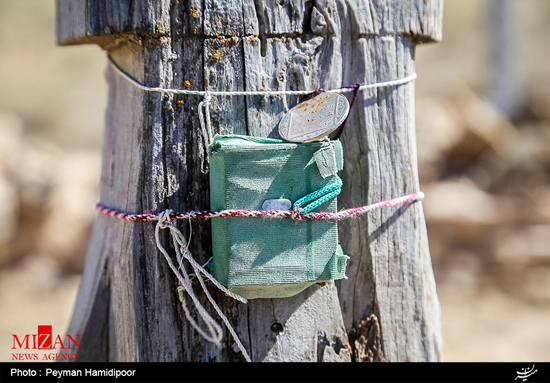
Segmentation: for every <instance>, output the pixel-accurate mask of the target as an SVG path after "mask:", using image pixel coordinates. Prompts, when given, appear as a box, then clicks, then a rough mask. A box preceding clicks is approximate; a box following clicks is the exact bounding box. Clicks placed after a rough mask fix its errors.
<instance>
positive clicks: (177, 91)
mask: <svg viewBox="0 0 550 383" xmlns="http://www.w3.org/2000/svg"><path fill="white" fill-rule="evenodd" d="M107 58H108V59H109V62H110V63H111V64H112V66H113V68H115V69H116V71H117V72H118V73H119V74H120V75H122V77H124V78H125V79H126V80H128V81H129V82H131V83H132V84H133V85H135V86H136V87H138V88H139V89H141V90H144V91H146V92H160V93H172V94H185V95H190V96H203V97H204V96H206V94H207V93H208V94H210V96H305V95H308V94H311V93H312V92H314V91H315V90H316V89H313V90H262V91H250V90H233V91H219V90H218V91H212V90H208V91H205V90H190V89H170V88H159V87H152V86H147V85H143V84H142V83H140V82H139V81H137V80H136V79H134V78H133V77H132V76H130V75H129V74H128V73H126V72H125V71H124V70H123V69H122V68H120V67H119V66H118V64H117V63H116V62H115V61H114V60H113V58H112V57H111V55H109V54H108V55H107ZM416 77H417V76H416V73H413V74H412V75H410V76H407V77H404V78H401V79H397V80H390V81H382V82H377V83H374V84H365V85H361V86H360V87H359V90H365V89H373V88H383V87H387V86H396V85H403V84H406V83H408V82H411V81H413V80H414V79H416ZM325 92H331V93H345V92H355V88H347V87H345V88H337V89H329V90H325Z"/></svg>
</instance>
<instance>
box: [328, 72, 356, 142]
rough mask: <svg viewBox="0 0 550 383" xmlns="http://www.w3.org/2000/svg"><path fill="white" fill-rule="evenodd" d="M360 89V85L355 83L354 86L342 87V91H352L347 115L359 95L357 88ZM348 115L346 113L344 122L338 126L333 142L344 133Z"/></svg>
mask: <svg viewBox="0 0 550 383" xmlns="http://www.w3.org/2000/svg"><path fill="white" fill-rule="evenodd" d="M360 87H361V84H359V83H357V84H355V85H350V86H344V87H342V89H354V92H353V98H352V99H351V103H350V104H349V113H351V108H353V104H355V100H357V95H358V94H359V88H360ZM349 113H348V115H347V117H346V119H345V120H344V122H342V125H341V126H340V129H339V130H338V132H337V133H336V134H335V135H334V139H335V140H337V139H339V138H340V136H341V135H342V132H343V131H344V128H345V127H346V121H347V120H348V117H349Z"/></svg>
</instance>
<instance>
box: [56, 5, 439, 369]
mask: <svg viewBox="0 0 550 383" xmlns="http://www.w3.org/2000/svg"><path fill="white" fill-rule="evenodd" d="M441 17H442V1H440V0H429V1H423V0H414V1H413V0H411V1H399V2H396V1H380V0H371V1H333V0H328V1H320V0H315V1H305V2H304V1H298V0H277V1H271V0H256V1H254V2H253V1H251V0H228V1H216V0H205V1H194V0H179V1H178V0H173V1H168V0H162V1H151V0H141V1H130V0H126V1H113V0H103V1H93V0H80V1H74V0H58V31H57V35H58V36H57V38H58V43H59V44H61V45H70V44H83V43H96V44H99V45H101V46H102V47H103V48H104V49H105V50H108V51H109V52H110V53H111V55H112V57H113V58H114V59H115V60H116V61H117V62H118V63H119V65H120V66H121V67H122V68H124V69H125V70H126V71H127V72H129V73H131V74H132V76H134V77H135V78H136V79H138V80H139V81H140V82H142V83H144V84H147V85H150V86H160V87H165V88H180V89H185V88H186V87H190V88H191V89H198V90H203V89H204V90H223V91H229V90H263V89H265V90H288V89H315V88H325V89H329V88H337V87H340V86H344V85H351V84H355V83H357V82H360V83H373V82H378V81H385V80H390V79H396V78H401V77H405V76H407V75H410V74H412V73H413V72H414V51H415V45H416V44H417V43H418V42H420V41H431V40H438V39H440V37H441ZM108 81H109V100H108V108H107V118H106V129H105V138H104V146H103V168H102V176H101V180H100V183H101V184H100V200H101V202H102V203H104V204H106V205H108V206H111V207H114V208H118V209H121V210H124V211H128V212H160V211H163V210H165V209H167V208H171V209H173V210H174V211H188V210H208V209H209V202H208V201H209V190H208V176H206V175H204V174H203V173H201V161H200V159H199V155H198V154H199V150H202V149H201V142H200V139H199V136H200V133H199V129H200V128H199V121H198V115H197V106H198V103H199V102H200V101H201V98H200V97H194V96H173V95H166V94H159V93H145V92H143V91H141V90H139V89H137V88H136V87H134V86H132V85H131V84H130V83H128V82H127V81H126V80H125V79H123V78H121V77H120V76H119V75H118V74H117V73H116V72H115V71H114V70H113V69H112V68H110V69H109V70H108ZM296 102H297V100H296V97H258V96H254V97H252V96H248V97H214V98H213V101H212V108H211V113H212V122H213V128H214V131H215V133H225V134H228V133H235V134H249V135H255V136H269V137H277V130H276V126H277V123H278V121H279V119H280V118H281V116H282V115H283V113H284V112H285V111H286V110H287V108H289V107H291V106H293V105H294V104H295V103H296ZM341 139H342V142H343V145H344V148H345V156H346V157H345V161H346V163H345V170H344V172H343V174H342V176H343V179H344V190H343V192H342V194H341V196H340V197H339V204H340V206H341V207H353V206H360V205H365V204H368V203H373V202H377V201H380V200H383V199H387V198H392V197H398V196H401V195H404V194H406V193H409V192H413V191H416V190H418V189H419V185H418V177H417V165H416V152H415V151H416V144H415V131H414V83H409V84H407V85H404V86H400V87H390V88H383V89H378V90H372V91H365V92H361V93H360V94H359V97H358V100H357V102H356V104H355V106H354V108H353V110H352V113H351V117H350V119H349V121H348V123H347V127H346V130H345V132H344V133H343V135H342V137H341ZM180 225H181V226H180V228H181V229H182V231H183V232H186V231H189V229H190V228H189V224H188V223H186V222H184V223H180ZM192 225H193V228H192V229H193V239H192V241H191V247H190V250H191V252H192V253H193V255H194V257H195V259H196V260H197V261H198V262H201V263H203V262H204V261H205V260H206V259H208V258H209V256H210V252H211V244H210V225H209V222H194V223H193V224H192ZM340 237H341V243H342V246H343V248H344V251H345V253H346V254H348V255H349V256H350V257H351V259H350V261H349V263H348V272H347V273H348V276H349V278H348V279H347V280H344V281H342V282H341V283H339V284H338V285H339V286H338V291H337V289H336V288H335V287H332V288H329V287H323V288H321V287H319V286H315V287H312V288H309V289H307V290H306V291H304V292H303V293H301V294H299V295H297V296H295V297H292V298H287V299H258V300H252V301H250V302H249V304H248V305H244V304H241V303H236V302H235V301H233V300H232V299H231V298H228V297H226V296H224V294H223V293H218V292H217V291H214V289H212V290H211V292H212V293H213V294H214V297H215V298H216V299H217V301H218V302H219V305H220V307H221V308H222V310H223V311H224V313H226V315H227V317H228V318H229V320H230V321H231V323H232V325H233V326H234V328H235V329H236V331H237V332H238V334H239V337H240V339H241V340H242V341H243V343H244V345H245V346H246V347H247V349H248V350H249V352H250V354H251V357H252V359H253V360H254V361H349V360H350V359H351V358H350V353H349V346H348V337H347V333H346V329H347V330H349V329H350V328H352V327H354V326H357V325H358V324H359V323H360V322H361V320H363V319H366V318H368V317H370V316H371V314H373V315H374V317H371V319H372V318H377V322H378V324H379V325H378V326H372V329H371V331H370V334H373V338H374V339H378V342H372V343H371V342H368V344H367V345H366V346H364V345H363V346H360V347H363V348H364V349H363V350H361V352H362V353H365V354H368V353H369V351H370V352H371V353H372V354H373V355H374V358H371V359H375V360H389V361H404V360H413V361H423V360H432V361H435V360H440V359H441V329H440V317H439V306H438V305H439V304H438V300H437V295H436V291H435V282H434V278H433V271H432V267H431V263H430V256H429V250H428V242H427V235H426V229H425V223H424V217H423V214H422V205H421V204H420V203H416V204H413V205H411V206H409V207H408V208H403V209H387V210H383V211H380V212H377V213H372V214H370V215H369V216H368V217H362V218H360V219H356V220H349V221H347V222H344V223H342V224H341V225H340ZM164 245H165V247H167V248H169V239H168V236H167V235H166V237H165V238H164ZM199 296H201V294H199ZM201 301H202V302H203V303H204V306H205V307H206V308H207V309H209V311H210V312H212V315H213V316H215V313H214V312H213V310H211V309H210V307H209V305H208V303H207V302H206V300H205V299H204V297H202V296H201ZM374 322H376V320H374ZM369 323H373V320H371V321H369ZM363 329H364V327H363ZM376 329H379V330H376ZM68 333H70V334H75V333H76V334H82V338H81V339H82V340H81V345H80V350H79V351H80V358H79V360H108V361H178V360H179V361H240V360H243V357H242V354H240V353H236V352H235V351H234V349H233V348H232V347H231V346H232V345H233V340H232V339H231V337H230V336H229V334H228V333H227V331H226V333H225V338H224V339H225V343H224V347H222V348H221V349H217V348H215V347H214V346H213V345H212V344H210V343H208V342H206V341H204V340H203V339H201V338H200V336H199V335H198V334H197V333H196V332H195V331H194V330H193V328H192V327H191V326H190V325H189V323H188V322H187V321H186V319H185V317H184V315H183V314H182V310H181V307H180V304H179V301H178V299H177V294H176V284H175V278H174V277H173V275H172V274H171V271H170V270H169V268H168V266H167V265H166V262H165V260H164V259H163V257H162V255H161V254H160V253H159V252H158V250H157V248H156V245H155V242H154V224H153V223H125V222H123V221H119V220H116V219H112V218H107V217H103V216H98V217H97V220H96V223H95V226H94V232H93V237H92V243H91V244H90V248H89V252H88V256H87V261H86V265H85V270H84V274H83V277H82V283H81V287H80V290H79V293H78V297H77V302H76V306H75V310H74V314H73V318H72V320H71V324H70V327H69V329H68ZM369 339H370V338H369ZM358 344H359V343H358Z"/></svg>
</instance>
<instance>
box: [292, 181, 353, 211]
mask: <svg viewBox="0 0 550 383" xmlns="http://www.w3.org/2000/svg"><path fill="white" fill-rule="evenodd" d="M342 185H343V183H342V179H341V178H340V177H338V176H336V179H335V181H334V182H332V183H330V184H328V185H326V186H323V187H322V188H321V189H319V190H316V191H314V192H313V193H309V194H308V195H306V196H304V197H302V198H300V199H299V200H298V201H296V202H295V203H294V205H293V206H292V210H296V209H298V208H301V207H302V206H303V205H304V204H307V203H308V202H311V201H313V202H311V203H310V204H309V205H305V206H304V207H303V208H302V210H300V214H306V213H309V212H310V211H312V210H313V209H315V208H316V207H318V206H321V205H322V204H324V203H325V202H327V201H330V200H331V199H333V198H334V197H336V196H337V195H338V194H340V192H341V191H342Z"/></svg>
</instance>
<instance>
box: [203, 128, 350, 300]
mask: <svg viewBox="0 0 550 383" xmlns="http://www.w3.org/2000/svg"><path fill="white" fill-rule="evenodd" d="M209 155H210V204H211V206H210V207H211V209H212V210H229V209H242V210H261V209H262V205H263V203H264V201H266V200H270V199H287V200H290V201H291V202H292V203H295V202H296V201H298V200H299V199H300V198H302V197H304V196H306V195H308V194H310V193H312V192H315V191H317V190H319V189H321V188H323V187H325V186H327V185H330V184H331V183H334V182H337V180H339V178H338V176H337V174H336V173H337V171H338V170H341V169H342V168H343V154H342V146H341V144H340V142H339V141H329V140H328V139H327V140H324V141H316V142H312V143H306V144H294V143H288V142H286V141H282V140H276V139H269V138H257V137H249V136H237V135H230V136H219V135H218V136H216V137H215V138H214V142H213V143H212V144H211V145H210V149H209ZM336 209H337V204H336V198H332V199H330V200H328V201H327V202H325V203H323V204H321V205H320V206H318V207H316V208H315V209H314V210H312V211H314V212H315V211H327V212H336ZM212 246H213V253H214V261H213V269H214V270H213V272H214V277H215V278H216V279H217V280H218V281H220V282H221V283H222V284H224V285H225V286H227V287H228V288H229V290H231V291H232V292H234V293H236V294H239V295H241V296H242V297H244V298H247V299H253V298H283V297H290V296H293V295H295V294H297V293H299V292H300V291H302V290H304V289H306V288H307V287H308V286H311V285H312V284H315V283H330V282H332V281H334V280H336V279H341V278H345V267H346V260H347V259H348V257H347V256H345V255H344V254H343V252H342V249H341V247H340V245H339V244H338V227H337V223H336V222H335V221H323V220H309V219H307V220H299V221H296V220H292V219H289V218H283V219H276V218H241V217H224V218H213V219H212Z"/></svg>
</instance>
